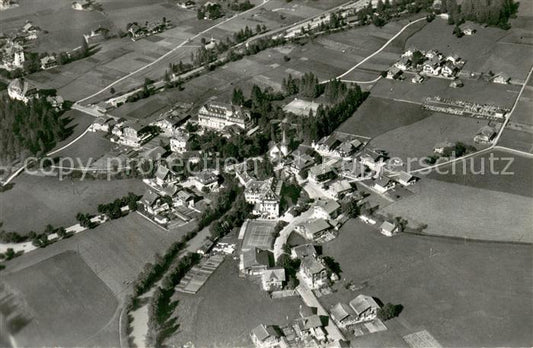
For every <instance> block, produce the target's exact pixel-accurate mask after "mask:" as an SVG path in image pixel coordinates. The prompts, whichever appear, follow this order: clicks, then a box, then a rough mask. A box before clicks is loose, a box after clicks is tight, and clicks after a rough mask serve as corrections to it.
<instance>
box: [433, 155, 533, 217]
mask: <svg viewBox="0 0 533 348" xmlns="http://www.w3.org/2000/svg"><path fill="white" fill-rule="evenodd" d="M491 156H493V158H494V159H495V160H494V173H492V174H491V172H490V171H491V169H490V157H491ZM466 162H467V163H466V168H473V169H474V170H475V171H476V172H483V174H478V175H476V174H473V173H472V171H470V170H468V171H467V172H466V173H464V172H463V170H462V165H458V166H457V168H456V173H455V174H452V172H451V170H452V166H445V167H443V168H441V169H440V170H442V172H443V173H444V172H445V171H449V172H450V173H446V174H439V173H437V172H436V171H433V172H432V173H431V174H429V175H428V177H429V178H431V179H436V180H442V181H445V182H450V183H455V184H460V185H465V186H469V187H475V188H480V189H485V190H491V191H498V192H504V193H509V194H513V195H520V196H524V197H529V198H532V197H533V185H531V178H532V177H533V160H532V159H528V158H524V157H520V156H514V155H513V154H512V153H508V152H504V151H493V152H491V153H490V154H483V155H480V156H476V157H473V158H471V159H468V160H466ZM472 162H473V163H472ZM507 165H509V167H508V168H506V167H507ZM504 170H505V172H504ZM506 173H509V174H508V175H505V174H506ZM511 173H512V174H511ZM500 174H501V175H500ZM531 203H532V202H530V203H529V206H530V207H531Z"/></svg>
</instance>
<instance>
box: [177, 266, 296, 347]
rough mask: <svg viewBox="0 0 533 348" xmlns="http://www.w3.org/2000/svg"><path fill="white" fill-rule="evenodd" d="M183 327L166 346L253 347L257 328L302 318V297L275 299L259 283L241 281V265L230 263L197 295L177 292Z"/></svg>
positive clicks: (219, 270) (179, 318)
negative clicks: (239, 267)
mask: <svg viewBox="0 0 533 348" xmlns="http://www.w3.org/2000/svg"><path fill="white" fill-rule="evenodd" d="M175 300H178V301H179V303H178V306H177V308H176V315H177V317H178V323H179V325H180V326H179V328H178V331H177V332H176V334H175V335H174V336H173V337H171V338H170V339H169V340H168V341H167V342H166V343H167V344H169V345H173V346H181V345H183V344H185V343H187V342H192V343H194V345H195V346H196V347H249V346H251V345H252V342H251V340H250V336H249V334H250V331H251V330H252V329H253V328H254V327H256V326H257V325H259V324H261V323H264V324H280V325H282V324H285V323H287V319H288V320H292V319H295V318H296V317H298V309H299V306H300V304H301V303H302V301H301V300H300V297H288V298H285V299H279V300H272V299H271V298H270V297H269V296H268V295H267V294H266V293H265V292H263V291H261V289H260V287H259V284H255V283H253V282H252V281H251V280H248V279H243V278H240V277H239V275H238V270H237V262H236V261H230V260H226V261H225V262H224V263H222V265H221V266H220V267H219V269H218V270H217V271H215V273H213V275H212V276H211V277H210V278H209V280H208V281H207V282H206V284H205V285H204V286H203V287H202V288H201V289H200V291H199V292H198V293H197V294H196V295H186V294H181V293H177V294H176V295H175Z"/></svg>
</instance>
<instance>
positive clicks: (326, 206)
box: [313, 199, 341, 220]
mask: <svg viewBox="0 0 533 348" xmlns="http://www.w3.org/2000/svg"><path fill="white" fill-rule="evenodd" d="M340 208H341V206H340V204H339V203H337V202H336V201H334V200H333V199H319V200H318V201H317V202H316V203H315V205H314V207H313V216H314V217H315V218H317V219H325V220H328V219H334V218H336V217H337V215H338V214H339V210H340Z"/></svg>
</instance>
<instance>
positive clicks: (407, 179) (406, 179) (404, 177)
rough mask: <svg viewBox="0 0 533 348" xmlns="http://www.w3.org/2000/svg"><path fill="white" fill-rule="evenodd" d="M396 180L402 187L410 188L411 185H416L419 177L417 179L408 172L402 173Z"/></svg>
mask: <svg viewBox="0 0 533 348" xmlns="http://www.w3.org/2000/svg"><path fill="white" fill-rule="evenodd" d="M396 180H397V181H398V182H399V183H400V185H402V186H409V185H412V184H414V183H415V182H416V181H417V177H415V176H413V175H411V174H409V173H407V172H404V171H401V172H400V174H399V175H398V177H397V178H396Z"/></svg>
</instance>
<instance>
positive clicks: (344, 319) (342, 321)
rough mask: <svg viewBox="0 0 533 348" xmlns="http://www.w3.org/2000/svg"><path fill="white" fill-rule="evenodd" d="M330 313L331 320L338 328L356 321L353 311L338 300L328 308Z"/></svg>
mask: <svg viewBox="0 0 533 348" xmlns="http://www.w3.org/2000/svg"><path fill="white" fill-rule="evenodd" d="M330 315H331V318H332V319H333V321H334V322H335V323H336V324H337V326H339V327H340V328H346V327H347V326H349V325H353V324H355V323H357V315H356V314H355V311H354V310H353V309H352V308H351V307H350V306H348V305H347V304H345V303H342V302H339V303H337V304H336V305H334V306H333V307H331V309H330Z"/></svg>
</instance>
